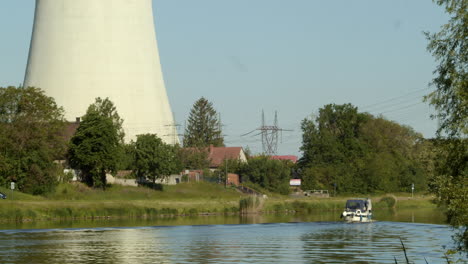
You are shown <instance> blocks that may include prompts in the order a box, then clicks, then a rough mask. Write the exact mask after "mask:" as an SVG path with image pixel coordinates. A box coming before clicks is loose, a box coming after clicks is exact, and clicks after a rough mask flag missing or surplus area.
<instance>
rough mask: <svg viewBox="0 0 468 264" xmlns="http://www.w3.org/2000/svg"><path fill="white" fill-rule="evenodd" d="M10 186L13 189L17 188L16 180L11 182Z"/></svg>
mask: <svg viewBox="0 0 468 264" xmlns="http://www.w3.org/2000/svg"><path fill="white" fill-rule="evenodd" d="M10 188H11V189H12V190H14V189H15V183H14V182H11V186H10Z"/></svg>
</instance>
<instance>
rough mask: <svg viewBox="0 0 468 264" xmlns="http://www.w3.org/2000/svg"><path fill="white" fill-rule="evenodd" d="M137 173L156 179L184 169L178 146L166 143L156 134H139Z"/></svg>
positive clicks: (136, 155)
mask: <svg viewBox="0 0 468 264" xmlns="http://www.w3.org/2000/svg"><path fill="white" fill-rule="evenodd" d="M134 167H135V173H136V175H137V177H139V178H149V179H151V180H152V181H153V184H155V183H156V179H164V178H165V177H167V176H169V175H171V174H173V173H179V172H180V171H181V170H182V166H181V163H180V161H179V159H178V156H177V147H175V146H171V145H168V144H166V143H164V142H163V141H162V140H161V139H160V138H158V137H157V136H156V135H155V134H144V135H138V136H137V140H136V142H135V166H134Z"/></svg>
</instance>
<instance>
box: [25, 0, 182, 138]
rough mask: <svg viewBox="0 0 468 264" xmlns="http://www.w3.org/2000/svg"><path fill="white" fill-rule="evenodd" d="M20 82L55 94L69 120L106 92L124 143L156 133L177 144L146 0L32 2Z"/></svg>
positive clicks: (151, 17)
mask: <svg viewBox="0 0 468 264" xmlns="http://www.w3.org/2000/svg"><path fill="white" fill-rule="evenodd" d="M24 86H26V87H28V86H35V87H39V88H42V89H43V90H44V91H45V92H46V94H47V95H49V96H52V97H54V98H55V100H56V102H57V104H58V105H59V106H63V107H64V109H65V112H66V113H65V117H66V119H67V120H69V121H74V120H75V119H76V117H81V116H83V115H84V114H85V113H86V109H87V108H88V106H89V105H90V104H92V103H94V101H95V98H96V97H101V98H106V97H109V99H110V100H111V101H113V102H114V104H115V105H116V107H117V111H118V113H119V115H120V116H121V117H122V118H123V119H124V130H125V133H126V141H129V140H132V139H133V140H134V139H135V136H136V135H138V134H143V133H156V134H158V136H159V137H161V138H162V139H163V140H164V141H165V142H167V143H171V144H173V143H176V142H178V138H177V137H175V136H173V134H174V127H173V125H174V119H173V115H172V112H171V108H170V105H169V100H168V97H167V94H166V88H165V85H164V80H163V76H162V71H161V65H160V60H159V53H158V48H157V41H156V33H155V30H154V21H153V13H152V1H151V0H36V12H35V19H34V27H33V35H32V39H31V48H30V53H29V59H28V65H27V69H26V76H25V81H24ZM171 135H172V136H171Z"/></svg>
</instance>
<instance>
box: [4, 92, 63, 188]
mask: <svg viewBox="0 0 468 264" xmlns="http://www.w3.org/2000/svg"><path fill="white" fill-rule="evenodd" d="M65 125H66V124H65V122H64V118H63V109H62V108H61V107H59V106H57V104H56V103H55V100H54V99H53V98H51V97H48V96H46V95H45V94H44V92H43V91H42V90H40V89H39V88H33V87H28V88H22V87H19V88H16V87H7V88H3V87H0V184H1V185H2V186H5V184H6V183H9V182H10V181H15V182H16V183H17V186H18V188H19V189H20V190H21V191H23V192H27V193H31V194H43V193H45V192H49V191H51V190H53V188H54V187H55V186H56V184H57V177H58V167H57V165H56V164H54V162H53V161H54V160H58V159H63V156H64V153H65V147H66V144H65V139H64V137H63V136H62V134H63V132H64V130H65Z"/></svg>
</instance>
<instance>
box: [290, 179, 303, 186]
mask: <svg viewBox="0 0 468 264" xmlns="http://www.w3.org/2000/svg"><path fill="white" fill-rule="evenodd" d="M289 186H301V179H291V180H289Z"/></svg>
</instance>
